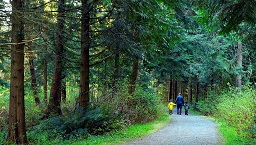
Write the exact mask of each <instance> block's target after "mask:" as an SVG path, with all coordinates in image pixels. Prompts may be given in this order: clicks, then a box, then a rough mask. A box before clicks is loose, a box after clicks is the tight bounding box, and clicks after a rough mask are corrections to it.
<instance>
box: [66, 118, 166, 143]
mask: <svg viewBox="0 0 256 145" xmlns="http://www.w3.org/2000/svg"><path fill="white" fill-rule="evenodd" d="M170 120H171V119H170V116H169V115H168V114H167V113H166V114H163V115H161V116H160V117H159V118H158V119H157V120H155V121H153V122H150V123H147V124H135V125H132V126H130V127H128V128H126V129H124V130H120V131H116V132H110V133H107V134H105V135H103V136H91V137H89V138H88V139H86V140H80V141H79V140H76V141H75V142H74V141H73V142H68V143H69V144H72V145H91V144H93V145H111V144H121V143H124V142H127V141H131V140H133V139H136V138H139V137H142V136H144V135H148V134H151V133H154V132H156V131H158V130H159V129H160V128H162V127H163V126H165V125H167V124H168V123H170ZM66 143H67V142H63V144H66Z"/></svg>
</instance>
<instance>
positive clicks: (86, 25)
mask: <svg viewBox="0 0 256 145" xmlns="http://www.w3.org/2000/svg"><path fill="white" fill-rule="evenodd" d="M91 9H92V4H90V3H89V0H82V7H81V13H82V18H81V66H80V92H79V106H81V107H83V108H84V109H86V108H87V107H88V104H89V52H90V51H89V49H90V43H91V42H90V11H91Z"/></svg>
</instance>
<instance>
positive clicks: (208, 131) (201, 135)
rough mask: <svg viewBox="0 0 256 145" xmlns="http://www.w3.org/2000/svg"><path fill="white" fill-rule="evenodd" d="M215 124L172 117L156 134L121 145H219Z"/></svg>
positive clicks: (180, 116) (207, 120) (193, 116)
mask: <svg viewBox="0 0 256 145" xmlns="http://www.w3.org/2000/svg"><path fill="white" fill-rule="evenodd" d="M218 134H219V133H218V130H217V127H216V124H214V123H213V122H212V121H211V120H209V119H206V118H204V117H201V116H195V115H188V116H185V115H184V113H183V115H176V114H175V112H174V114H173V115H172V121H171V123H170V124H169V125H167V126H165V127H164V128H162V129H160V130H159V131H157V132H156V133H153V134H151V135H149V136H145V137H142V138H139V139H136V140H133V141H131V142H128V143H125V144H123V145H221V144H222V143H221V139H220V137H219V135H218Z"/></svg>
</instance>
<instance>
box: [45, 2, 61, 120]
mask: <svg viewBox="0 0 256 145" xmlns="http://www.w3.org/2000/svg"><path fill="white" fill-rule="evenodd" d="M64 5H65V0H59V5H58V11H59V12H58V16H57V40H56V43H57V47H56V52H55V57H54V70H53V78H52V88H51V93H50V100H49V104H48V108H47V111H46V113H45V115H46V116H45V117H48V116H49V115H50V114H52V115H61V114H62V113H61V106H60V103H61V80H62V79H63V78H64V77H63V76H62V71H63V67H64V62H63V55H64V54H63V53H64V41H63V35H64V22H65V21H64V17H65V9H64Z"/></svg>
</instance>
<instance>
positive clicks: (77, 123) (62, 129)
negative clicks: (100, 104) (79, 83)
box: [28, 107, 120, 144]
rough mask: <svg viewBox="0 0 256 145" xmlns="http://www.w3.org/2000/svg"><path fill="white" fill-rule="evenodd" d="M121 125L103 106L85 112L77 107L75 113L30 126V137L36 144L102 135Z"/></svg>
mask: <svg viewBox="0 0 256 145" xmlns="http://www.w3.org/2000/svg"><path fill="white" fill-rule="evenodd" d="M119 127H120V125H119V124H118V121H116V120H115V117H114V116H109V115H105V114H102V111H101V108H96V109H89V110H87V112H86V114H85V113H84V111H83V109H81V108H79V107H77V108H76V111H75V112H74V113H72V112H70V113H69V115H67V116H56V117H52V118H49V119H46V120H44V121H43V122H41V123H40V124H39V125H37V126H34V127H31V128H29V130H28V138H29V140H30V141H31V142H33V143H35V144H36V143H37V142H42V141H46V140H52V141H54V140H55V141H57V140H66V139H73V138H81V137H82V138H86V137H88V136H90V135H101V134H103V133H106V132H109V131H111V130H114V129H118V128H119ZM38 134H40V136H38ZM41 135H42V136H41ZM56 139H57V140H56Z"/></svg>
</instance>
